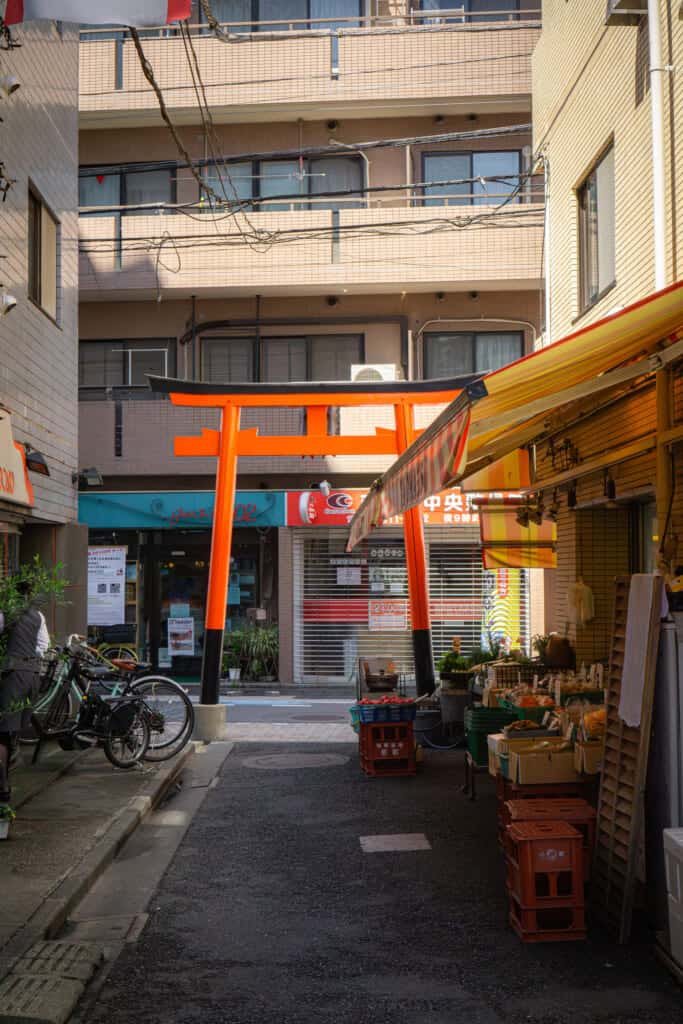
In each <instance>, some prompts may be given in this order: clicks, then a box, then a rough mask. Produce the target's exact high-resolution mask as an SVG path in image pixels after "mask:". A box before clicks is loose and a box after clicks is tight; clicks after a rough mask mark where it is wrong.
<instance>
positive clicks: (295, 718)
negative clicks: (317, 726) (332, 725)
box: [289, 715, 349, 723]
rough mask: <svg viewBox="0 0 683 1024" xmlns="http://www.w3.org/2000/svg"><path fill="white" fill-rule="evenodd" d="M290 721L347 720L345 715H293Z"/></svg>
mask: <svg viewBox="0 0 683 1024" xmlns="http://www.w3.org/2000/svg"><path fill="white" fill-rule="evenodd" d="M289 721H290V722H337V723H340V722H347V723H348V721H349V720H348V718H346V717H344V716H343V715H292V717H291V718H290V719H289Z"/></svg>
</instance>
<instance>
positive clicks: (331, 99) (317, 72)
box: [80, 8, 540, 125]
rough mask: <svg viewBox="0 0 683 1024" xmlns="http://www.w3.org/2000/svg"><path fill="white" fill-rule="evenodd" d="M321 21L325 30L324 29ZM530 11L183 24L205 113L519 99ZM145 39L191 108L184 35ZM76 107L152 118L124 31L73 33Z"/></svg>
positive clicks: (179, 102)
mask: <svg viewBox="0 0 683 1024" xmlns="http://www.w3.org/2000/svg"><path fill="white" fill-rule="evenodd" d="M326 26H327V27H326ZM539 30H540V10H538V9H529V10H520V11H514V12H510V11H505V12H501V13H500V15H499V16H498V15H496V14H495V13H494V12H487V13H486V14H484V15H482V14H475V13H474V12H472V13H467V12H463V11H462V10H461V9H458V8H453V9H452V11H450V12H449V11H445V10H444V11H421V10H412V9H410V8H407V9H406V11H405V12H404V13H403V14H400V13H399V14H395V15H392V16H386V15H383V16H377V15H369V16H363V17H353V18H335V19H320V18H318V19H315V20H306V19H300V20H297V21H294V22H291V21H279V22H260V23H254V22H240V23H229V24H228V23H225V24H223V25H221V27H220V30H219V35H220V37H219V35H217V34H216V33H214V32H213V31H212V30H211V29H210V28H209V26H207V25H206V24H195V25H191V26H190V34H191V36H192V43H193V46H194V49H195V51H196V55H197V61H198V66H199V68H200V72H201V76H202V80H203V83H204V86H205V89H206V96H207V101H208V103H209V104H210V106H211V107H212V109H213V110H215V111H221V110H230V109H231V108H234V109H235V110H238V109H239V112H240V116H241V117H242V118H243V119H244V113H245V107H247V108H248V107H249V106H253V105H264V104H266V105H268V106H269V107H274V108H276V109H277V108H283V107H286V105H287V104H298V105H301V104H314V103H326V104H330V103H353V102H360V101H362V100H368V99H372V100H375V101H381V102H382V104H383V105H391V104H393V106H394V107H395V108H396V109H399V107H400V101H402V100H405V99H407V98H411V97H412V98H420V97H422V98H436V97H440V98H441V97H450V98H454V97H463V99H464V98H470V99H475V98H477V97H482V98H483V97H491V96H509V95H513V96H514V95H520V94H525V95H528V93H529V92H530V89H531V83H530V56H531V51H532V49H533V47H534V44H535V42H536V40H537V38H538V34H539ZM141 35H143V47H144V50H145V55H146V57H147V59H148V60H149V62H150V64H151V66H152V68H153V69H154V73H155V76H156V78H157V81H158V83H159V85H160V87H161V88H162V90H163V93H164V97H165V101H166V104H167V107H168V108H169V110H171V111H173V110H175V111H182V110H184V109H187V110H189V109H191V108H195V109H196V95H195V90H194V85H193V80H192V71H191V68H190V64H189V62H188V56H187V52H186V49H185V40H183V39H182V38H180V37H179V35H178V33H177V29H174V28H168V27H164V28H159V29H150V30H145V32H144V33H141ZM81 40H82V43H83V45H82V46H81V59H80V107H81V118H82V120H83V122H84V123H85V124H86V125H89V124H90V123H91V122H92V124H93V125H95V124H97V123H98V119H99V118H100V117H101V116H102V115H104V114H107V113H109V114H110V115H111V116H113V115H114V114H115V113H116V114H118V116H119V117H121V118H126V119H127V120H128V121H130V122H131V123H132V122H133V121H135V120H137V123H145V122H148V121H151V120H153V119H157V118H158V109H157V100H156V97H155V95H154V93H153V91H152V90H151V88H150V87H149V85H148V83H147V82H146V80H145V78H144V76H143V74H142V70H141V68H140V65H139V62H138V58H137V54H136V52H135V48H134V46H133V43H132V41H131V39H130V38H129V37H128V36H127V34H126V32H125V31H119V32H117V31H112V30H111V29H87V30H84V31H83V32H82V34H81Z"/></svg>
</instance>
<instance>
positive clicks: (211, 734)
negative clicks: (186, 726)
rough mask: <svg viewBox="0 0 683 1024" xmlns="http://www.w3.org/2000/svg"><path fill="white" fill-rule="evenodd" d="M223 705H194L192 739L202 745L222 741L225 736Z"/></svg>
mask: <svg viewBox="0 0 683 1024" xmlns="http://www.w3.org/2000/svg"><path fill="white" fill-rule="evenodd" d="M226 710H227V708H226V707H225V704H195V706H194V732H193V733H192V738H193V739H195V740H201V741H202V742H203V743H211V741H212V740H222V739H223V738H224V736H225V712H226Z"/></svg>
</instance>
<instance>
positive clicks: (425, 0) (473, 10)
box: [420, 0, 541, 25]
mask: <svg viewBox="0 0 683 1024" xmlns="http://www.w3.org/2000/svg"><path fill="white" fill-rule="evenodd" d="M458 7H463V8H464V9H465V12H466V14H465V19H464V20H466V21H470V22H472V23H473V24H475V25H480V24H481V23H482V22H485V21H513V20H514V21H518V20H519V19H520V18H524V17H528V12H529V11H534V10H535V11H537V12H538V11H540V7H541V0H421V3H420V9H421V10H423V11H447V10H451V11H452V10H454V9H457V8H458ZM525 12H526V13H525ZM537 16H538V14H537ZM434 20H435V21H436V18H435V19H434ZM445 20H446V21H447V22H453V21H462V20H463V18H457V17H453V18H446V19H445ZM424 21H425V23H429V21H431V19H427V18H425V19H424Z"/></svg>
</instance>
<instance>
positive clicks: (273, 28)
mask: <svg viewBox="0 0 683 1024" xmlns="http://www.w3.org/2000/svg"><path fill="white" fill-rule="evenodd" d="M517 2H519V0H517ZM356 3H357V7H358V21H359V25H358V26H357V27H358V28H361V27H362V21H363V19H364V18H365V16H366V15H365V11H364V6H365V4H364V0H356ZM260 7H261V0H251V18H250V22H251V24H252V25H256V26H259V25H261V24H263V25H267V26H269V27H268V28H263V29H261V28H258V27H257V28H256V31H257V32H287V31H288V29H286V28H284V27H283V26H282V25H272V23H271V22H268V21H262V20H261V16H260ZM200 14H201V19H200V20H201V24H202V25H206V27H207V30H208V31H211V30H210V28H209V24H208V22H207V20H206V15H205V14H204V11H203V10H201V11H200ZM349 17H354V18H355V17H356V16H355V15H349ZM218 20H219V22H220V18H219V19H218ZM281 20H283V21H284V20H285V19H284V18H283V19H281ZM290 21H291V23H294V22H296V19H295V18H292V19H290ZM313 21H314V19H313V17H312V15H311V0H306V14H305V16H304V17H303V21H302V22H296V28H295V31H297V32H300V31H301V30H302V29H303V30H304V31H305V30H306V29H311V28H313V25H312V22H313ZM221 24H226V25H228V26H230V25H231V24H232V22H222V23H221ZM234 24H239V22H235V23H234ZM243 31H249V29H244V30H243ZM315 31H318V32H319V31H320V29H316V30H315ZM323 31H324V30H323Z"/></svg>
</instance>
